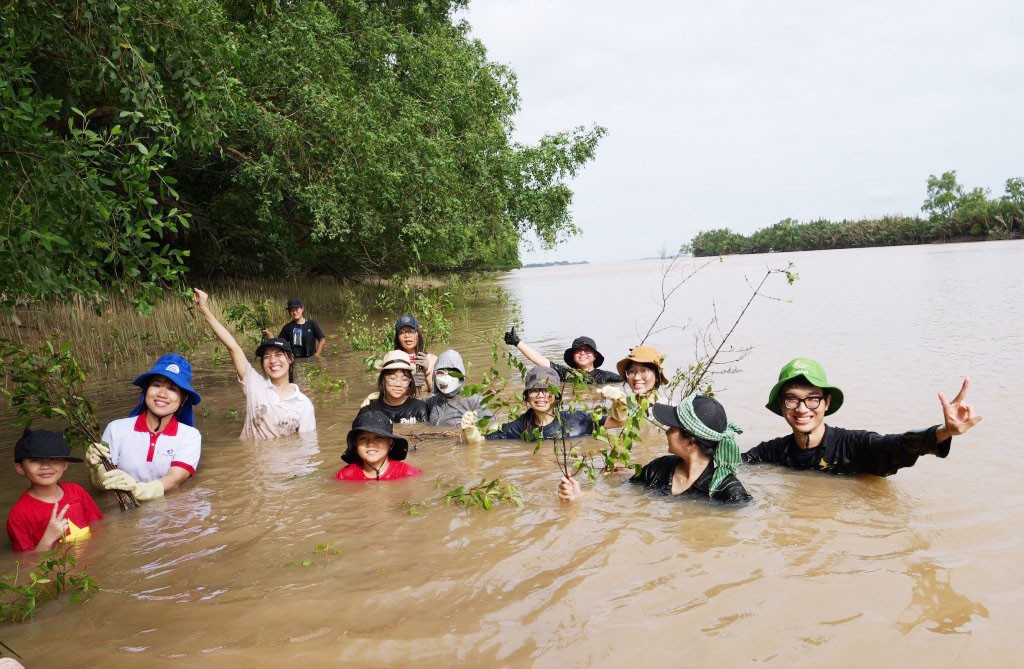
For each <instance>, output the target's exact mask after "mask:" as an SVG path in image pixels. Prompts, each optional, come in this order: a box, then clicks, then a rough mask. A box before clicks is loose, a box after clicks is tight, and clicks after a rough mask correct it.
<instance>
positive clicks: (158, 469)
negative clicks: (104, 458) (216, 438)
mask: <svg viewBox="0 0 1024 669" xmlns="http://www.w3.org/2000/svg"><path fill="white" fill-rule="evenodd" d="M103 441H105V442H107V443H108V444H110V459H111V460H112V461H113V462H114V464H115V465H117V466H118V468H119V469H123V470H124V471H126V472H127V473H128V474H130V475H131V476H132V477H133V478H134V479H135V480H136V481H142V482H145V481H155V480H157V479H158V478H161V477H163V476H166V475H167V472H169V471H170V469H171V467H181V468H182V469H184V470H185V471H187V472H188V473H189V475H192V474H195V473H196V467H198V466H199V451H200V444H201V442H202V435H200V434H199V430H197V429H195V428H194V427H191V426H189V425H185V424H183V423H179V422H178V418H177V417H176V416H171V420H170V422H169V423H168V424H167V427H165V428H164V430H163V432H150V431H149V426H148V425H147V424H146V412H145V411H143V412H142V413H140V414H139V415H138V416H136V417H134V418H121V419H118V420H115V421H113V422H111V423H110V424H109V425H107V429H105V430H103Z"/></svg>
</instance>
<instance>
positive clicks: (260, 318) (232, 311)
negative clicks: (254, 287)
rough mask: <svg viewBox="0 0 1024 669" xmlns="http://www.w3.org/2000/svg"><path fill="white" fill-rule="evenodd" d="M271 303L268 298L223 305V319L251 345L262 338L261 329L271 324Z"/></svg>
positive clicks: (267, 327)
mask: <svg viewBox="0 0 1024 669" xmlns="http://www.w3.org/2000/svg"><path fill="white" fill-rule="evenodd" d="M272 309H273V303H271V301H270V300H268V299H262V300H253V301H251V302H242V303H238V304H229V305H227V306H226V307H224V320H226V321H227V322H228V323H230V324H231V326H232V327H234V328H235V330H236V331H237V332H238V333H239V334H241V335H242V336H243V337H245V338H246V339H247V340H248V341H249V343H250V344H251V345H252V346H257V345H258V344H259V343H260V341H262V339H263V330H267V329H269V328H270V326H271V320H270V319H271V316H270V312H271V310H272Z"/></svg>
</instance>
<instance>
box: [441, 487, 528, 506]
mask: <svg viewBox="0 0 1024 669" xmlns="http://www.w3.org/2000/svg"><path fill="white" fill-rule="evenodd" d="M444 503H445V505H451V504H457V505H458V506H461V507H462V508H464V509H483V510H484V511H490V510H491V509H492V508H494V507H495V506H497V505H499V504H514V505H516V506H518V507H520V508H521V507H522V506H523V498H522V496H521V495H520V494H519V489H518V488H516V487H515V486H514V485H512V484H511V483H504V482H503V481H502V480H501V479H492V480H490V481H487V480H486V479H482V480H481V481H480V483H478V484H477V485H474V486H470V487H466V486H459V487H457V488H452V489H451V490H449V491H448V492H447V493H445V496H444Z"/></svg>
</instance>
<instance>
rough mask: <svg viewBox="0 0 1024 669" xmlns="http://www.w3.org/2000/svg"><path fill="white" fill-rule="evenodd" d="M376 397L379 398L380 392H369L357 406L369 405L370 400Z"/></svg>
mask: <svg viewBox="0 0 1024 669" xmlns="http://www.w3.org/2000/svg"><path fill="white" fill-rule="evenodd" d="M376 399H380V393H370V394H369V395H367V396H366V399H365V400H363V403H362V404H360V405H359V408H360V409H362V408H365V407H368V406H370V402H372V401H374V400H376Z"/></svg>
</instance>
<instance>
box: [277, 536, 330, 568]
mask: <svg viewBox="0 0 1024 669" xmlns="http://www.w3.org/2000/svg"><path fill="white" fill-rule="evenodd" d="M335 555H341V551H340V550H338V549H336V548H334V542H333V541H327V542H324V543H322V544H317V545H316V548H314V549H313V557H312V558H302V559H301V560H295V561H294V562H288V563H286V564H285V565H284V566H285V568H288V569H291V568H293V567H303V568H306V567H313V566H321V567H322V566H325V565H327V564H328V563H329V562H330V561H331V558H332V557H334V556H335Z"/></svg>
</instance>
